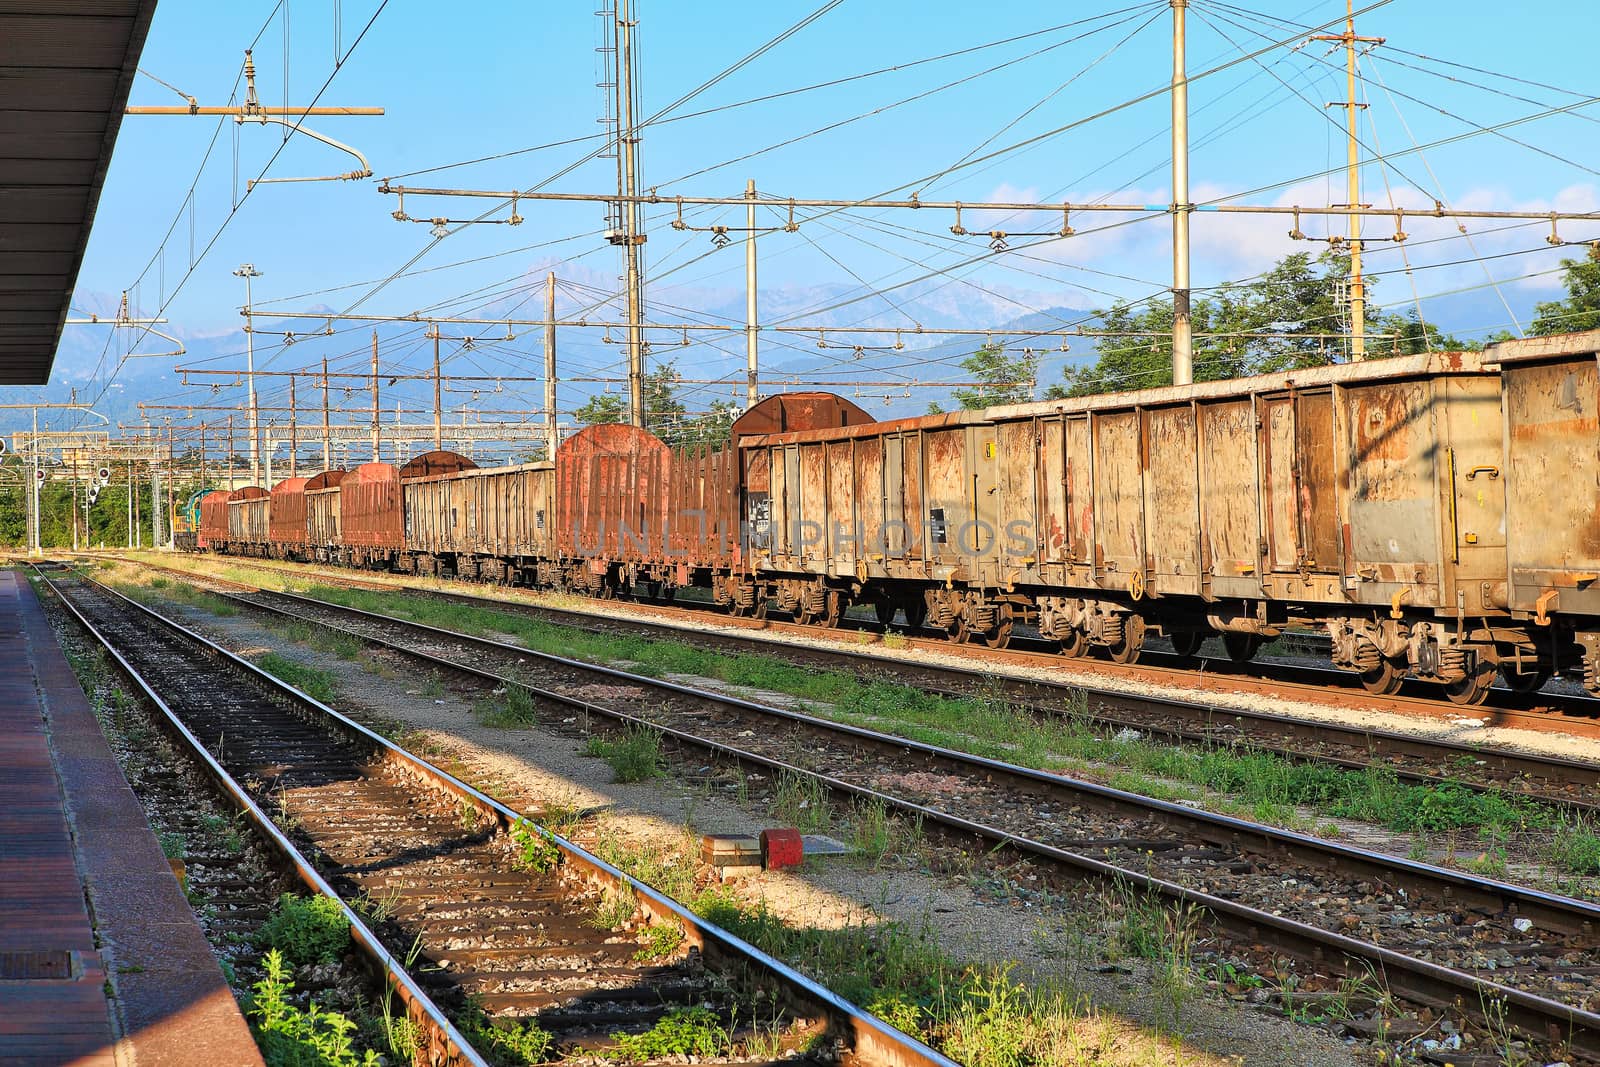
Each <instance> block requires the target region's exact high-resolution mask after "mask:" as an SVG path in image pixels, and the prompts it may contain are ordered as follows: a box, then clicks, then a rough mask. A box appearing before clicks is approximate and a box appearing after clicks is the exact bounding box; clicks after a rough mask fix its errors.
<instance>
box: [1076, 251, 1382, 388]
mask: <svg viewBox="0 0 1600 1067" xmlns="http://www.w3.org/2000/svg"><path fill="white" fill-rule="evenodd" d="M1348 275H1349V262H1348V260H1347V259H1346V258H1345V257H1344V256H1341V255H1338V254H1336V253H1334V252H1333V251H1331V250H1330V251H1327V252H1324V253H1323V254H1322V255H1320V256H1318V257H1316V258H1313V257H1312V256H1311V255H1310V254H1309V253H1305V252H1297V253H1295V254H1293V255H1289V256H1285V257H1284V258H1283V259H1282V260H1279V261H1278V263H1277V264H1275V265H1274V266H1273V267H1272V269H1271V270H1268V271H1267V272H1266V273H1264V274H1262V275H1261V276H1260V277H1259V278H1256V279H1254V280H1253V281H1249V282H1239V283H1229V284H1226V285H1222V286H1219V287H1218V288H1217V289H1216V290H1215V291H1214V292H1212V293H1211V294H1210V295H1209V296H1203V297H1200V298H1199V299H1197V300H1195V301H1194V302H1193V304H1192V305H1191V307H1190V316H1191V321H1192V324H1193V330H1194V334H1195V340H1194V376H1195V380H1196V381H1202V382H1204V381H1216V380H1218V379H1225V378H1237V377H1241V376H1244V375H1249V374H1266V373H1270V372H1272V371H1279V370H1287V369H1290V368H1294V367H1310V366H1320V365H1322V364H1325V363H1328V362H1330V361H1331V360H1332V358H1333V356H1334V354H1335V352H1336V351H1337V350H1338V349H1337V348H1336V341H1335V340H1334V339H1331V338H1329V337H1328V336H1326V335H1330V334H1337V333H1338V331H1339V324H1340V314H1341V312H1340V306H1339V301H1338V294H1339V290H1340V288H1341V287H1342V285H1343V283H1344V282H1345V280H1346V279H1347V278H1348ZM1373 284H1374V282H1373V280H1370V279H1369V281H1368V288H1369V291H1370V288H1371V286H1372V285H1373ZM1368 309H1369V314H1370V315H1371V317H1372V320H1373V321H1374V322H1376V321H1378V318H1379V315H1380V314H1381V312H1380V310H1379V309H1378V308H1377V307H1376V306H1375V305H1372V304H1370V303H1369V305H1368ZM1173 318H1174V316H1173V310H1172V301H1171V300H1153V301H1148V302H1146V303H1144V304H1143V305H1142V306H1141V307H1139V308H1137V309H1136V308H1135V307H1133V306H1132V305H1129V304H1116V305H1114V306H1113V307H1111V308H1110V309H1109V310H1106V311H1102V312H1100V314H1099V316H1098V321H1097V328H1098V329H1099V330H1101V331H1103V332H1104V333H1105V334H1107V335H1108V336H1105V337H1102V338H1101V339H1100V341H1099V342H1098V343H1097V344H1096V346H1095V355H1096V359H1095V362H1094V363H1093V364H1092V365H1090V366H1087V367H1073V368H1069V369H1068V371H1067V373H1066V376H1065V379H1064V380H1063V381H1062V383H1061V384H1060V385H1059V386H1052V387H1051V389H1050V390H1049V391H1048V392H1047V393H1046V394H1045V395H1046V396H1047V397H1050V398H1060V397H1063V396H1085V395H1089V394H1092V393H1103V392H1109V391H1114V390H1118V391H1120V390H1128V389H1147V388H1151V387H1153V386H1158V385H1169V384H1171V382H1172V324H1173ZM1286 335H1287V336H1286Z"/></svg>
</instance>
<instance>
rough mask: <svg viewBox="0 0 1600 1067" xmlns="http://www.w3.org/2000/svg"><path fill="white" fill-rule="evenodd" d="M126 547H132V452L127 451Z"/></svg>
mask: <svg viewBox="0 0 1600 1067" xmlns="http://www.w3.org/2000/svg"><path fill="white" fill-rule="evenodd" d="M128 547H129V548H132V547H133V453H132V452H131V451H130V452H129V453H128Z"/></svg>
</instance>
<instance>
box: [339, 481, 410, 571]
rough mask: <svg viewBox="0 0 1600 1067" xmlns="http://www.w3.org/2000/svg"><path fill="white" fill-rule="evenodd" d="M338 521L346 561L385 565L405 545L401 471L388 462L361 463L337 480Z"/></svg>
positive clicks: (364, 564) (358, 564)
mask: <svg viewBox="0 0 1600 1067" xmlns="http://www.w3.org/2000/svg"><path fill="white" fill-rule="evenodd" d="M339 524H340V532H341V534H342V535H343V538H344V554H345V560H344V561H345V562H346V563H349V564H350V565H352V566H355V567H373V568H379V569H387V568H388V567H389V566H390V565H391V564H392V563H393V562H394V559H395V557H396V556H397V555H398V554H399V553H400V552H401V551H402V550H403V549H404V548H405V545H406V539H405V516H404V514H403V513H402V511H401V507H400V472H399V471H398V470H396V469H395V468H394V467H393V466H392V465H390V464H388V463H363V464H361V465H360V466H358V467H356V468H355V469H354V470H351V471H347V472H346V473H345V476H344V479H343V480H342V481H341V482H340V483H339Z"/></svg>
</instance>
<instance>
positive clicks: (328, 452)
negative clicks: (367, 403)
mask: <svg viewBox="0 0 1600 1067" xmlns="http://www.w3.org/2000/svg"><path fill="white" fill-rule="evenodd" d="M322 469H323V470H325V471H331V470H333V435H332V434H331V433H329V432H328V357H327V356H323V357H322Z"/></svg>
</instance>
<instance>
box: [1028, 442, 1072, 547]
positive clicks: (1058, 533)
mask: <svg viewBox="0 0 1600 1067" xmlns="http://www.w3.org/2000/svg"><path fill="white" fill-rule="evenodd" d="M1039 426H1040V431H1039V493H1040V503H1041V505H1042V506H1041V507H1040V509H1039V517H1038V522H1039V528H1038V530H1037V531H1036V533H1037V536H1038V539H1039V541H1040V548H1039V552H1040V557H1041V559H1042V560H1043V562H1045V563H1067V562H1069V561H1070V560H1071V544H1070V542H1069V540H1068V531H1069V523H1068V518H1067V446H1066V424H1065V423H1064V422H1063V421H1062V420H1060V419H1046V420H1044V421H1042V422H1041V423H1040V424H1039Z"/></svg>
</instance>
